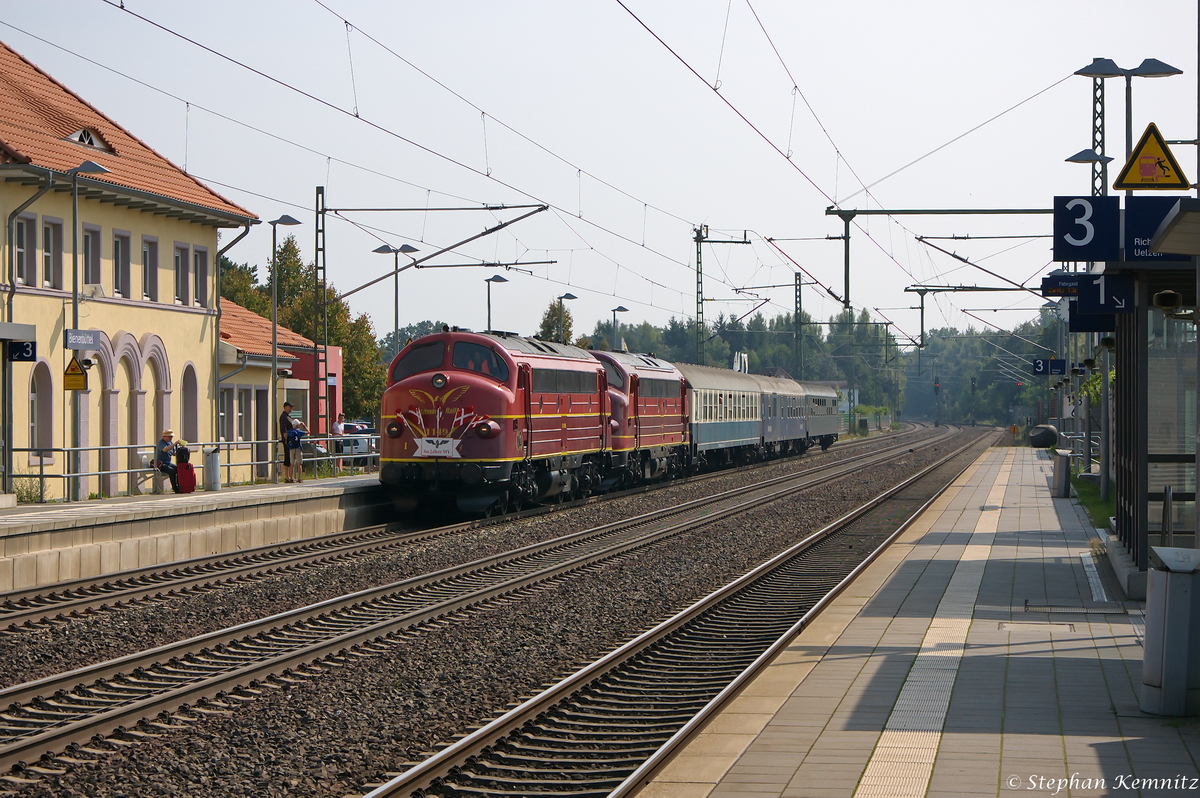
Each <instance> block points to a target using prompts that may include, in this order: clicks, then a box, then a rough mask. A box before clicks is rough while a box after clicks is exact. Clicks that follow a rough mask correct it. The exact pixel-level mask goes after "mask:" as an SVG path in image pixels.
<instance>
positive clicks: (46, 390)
mask: <svg viewBox="0 0 1200 798" xmlns="http://www.w3.org/2000/svg"><path fill="white" fill-rule="evenodd" d="M53 447H54V386H53V383H52V382H51V380H50V367H49V366H47V365H46V364H45V363H38V364H36V365H34V367H33V372H32V374H30V377H29V448H30V449H52V448H53ZM43 456H49V453H47V454H45V455H43Z"/></svg>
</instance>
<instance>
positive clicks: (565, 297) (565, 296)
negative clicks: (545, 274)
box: [559, 293, 579, 299]
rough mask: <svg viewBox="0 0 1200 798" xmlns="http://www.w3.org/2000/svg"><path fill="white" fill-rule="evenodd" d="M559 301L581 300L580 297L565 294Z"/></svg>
mask: <svg viewBox="0 0 1200 798" xmlns="http://www.w3.org/2000/svg"><path fill="white" fill-rule="evenodd" d="M559 299H579V297H577V296H575V295H574V294H569V293H568V294H563V295H562V296H560V297H559Z"/></svg>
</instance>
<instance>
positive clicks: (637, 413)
mask: <svg viewBox="0 0 1200 798" xmlns="http://www.w3.org/2000/svg"><path fill="white" fill-rule="evenodd" d="M629 418H630V420H632V421H633V448H634V449H635V450H637V449H640V448H642V378H641V377H639V376H638V375H636V374H630V375H629Z"/></svg>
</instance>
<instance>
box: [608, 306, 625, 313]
mask: <svg viewBox="0 0 1200 798" xmlns="http://www.w3.org/2000/svg"><path fill="white" fill-rule="evenodd" d="M612 312H613V313H628V312H629V308H627V307H625V306H624V305H617V306H616V307H615V308H613V309H612Z"/></svg>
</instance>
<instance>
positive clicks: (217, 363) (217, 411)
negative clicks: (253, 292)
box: [213, 219, 257, 430]
mask: <svg viewBox="0 0 1200 798" xmlns="http://www.w3.org/2000/svg"><path fill="white" fill-rule="evenodd" d="M256 221H257V220H256V219H247V220H246V227H245V229H244V230H242V232H241V234H240V235H238V237H237V238H235V239H233V240H232V241H230V242H229V243H228V244H226V245H225V246H223V247H221V248H220V249H219V250H217V257H216V263H214V264H213V268H215V269H216V270H217V302H216V305H217V321H216V324H215V328H216V333H217V334H216V340H217V343H216V346H214V347H213V374H214V375H216V377H217V383H216V391H215V393H216V397H217V404H216V405H214V406H213V429H214V430H215V429H217V427H218V426H220V420H221V407H220V404H221V382H222V381H223V380H225V379H227V378H229V377H232V376H233V375H234V374H237V373H238V372H239V371H242V370H243V369H245V368H246V366H248V365H249V363H250V356H249V355H246V357H245V358H244V359H243V360H242V365H241V367H240V368H238V369H236V370H234V371H232V372H230V373H229V374H226V375H225V376H224V377H222V376H221V258H223V257H225V253H226V252H228V251H229V250H230V249H232V248H233V245H234V244H236V243H237V242H239V241H241V240H242V239H243V238H245V237H246V236H248V235H250V225H252V224H254V223H255V222H256ZM243 354H245V353H243Z"/></svg>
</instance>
